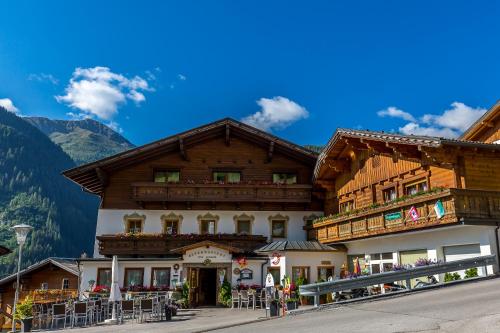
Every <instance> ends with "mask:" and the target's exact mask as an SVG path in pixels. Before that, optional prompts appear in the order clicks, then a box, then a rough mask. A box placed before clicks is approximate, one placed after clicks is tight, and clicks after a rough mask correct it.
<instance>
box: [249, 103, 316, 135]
mask: <svg viewBox="0 0 500 333" xmlns="http://www.w3.org/2000/svg"><path fill="white" fill-rule="evenodd" d="M257 104H258V105H259V106H260V107H261V110H260V111H257V112H255V113H254V114H252V115H249V116H247V117H245V118H243V119H242V120H241V121H242V122H244V123H246V124H248V125H251V126H254V127H257V128H260V129H262V130H265V131H270V130H272V129H283V128H285V127H287V126H289V125H291V124H292V123H294V122H296V121H297V120H300V119H305V118H307V117H308V116H309V112H308V111H307V110H306V108H304V107H303V106H301V105H299V104H297V103H295V102H294V101H291V100H289V99H288V98H286V97H282V96H276V97H273V98H261V99H259V100H258V101H257Z"/></svg>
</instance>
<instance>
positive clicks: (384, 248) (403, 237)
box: [345, 225, 497, 274]
mask: <svg viewBox="0 0 500 333" xmlns="http://www.w3.org/2000/svg"><path fill="white" fill-rule="evenodd" d="M464 244H480V247H481V255H488V254H495V252H496V250H495V249H496V244H495V228H494V227H489V226H470V225H466V226H464V225H460V226H452V227H446V228H439V229H430V230H423V231H417V232H412V233H405V234H396V235H388V236H384V237H377V238H371V239H370V238H369V239H363V240H357V241H352V242H346V243H345V245H346V246H347V249H348V252H347V254H348V255H352V254H366V255H369V254H370V253H382V252H393V255H394V263H397V262H398V260H399V259H398V257H399V255H398V253H399V252H400V251H407V250H421V249H427V256H428V258H429V259H436V260H443V261H444V253H443V246H452V245H464ZM487 270H488V274H493V271H494V270H495V271H497V268H496V266H495V267H493V266H488V268H487ZM479 271H480V272H481V271H482V270H481V269H479Z"/></svg>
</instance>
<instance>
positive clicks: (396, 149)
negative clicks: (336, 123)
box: [305, 104, 500, 274]
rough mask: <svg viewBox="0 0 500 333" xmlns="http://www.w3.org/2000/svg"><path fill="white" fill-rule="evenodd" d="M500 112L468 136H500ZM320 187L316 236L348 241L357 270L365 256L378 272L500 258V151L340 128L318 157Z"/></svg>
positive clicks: (312, 227) (312, 233) (311, 234)
mask: <svg viewBox="0 0 500 333" xmlns="http://www.w3.org/2000/svg"><path fill="white" fill-rule="evenodd" d="M498 110H499V108H498V104H497V105H496V106H495V108H494V111H490V113H489V114H486V115H485V116H484V117H483V118H484V119H485V120H484V121H483V120H479V122H478V123H476V124H475V125H473V128H472V129H471V130H469V131H468V132H466V135H465V137H466V138H468V139H469V140H472V139H481V140H482V141H485V142H493V141H494V139H495V138H498V137H497V136H495V135H497V134H495V133H498V123H499V120H498ZM493 113H495V115H496V118H493V117H490V116H492V115H493ZM484 124H485V125H484ZM491 124H493V125H491ZM492 126H493V127H492ZM495 126H496V127H495ZM493 128H496V129H497V130H496V132H495V133H493V131H492V130H491V129H493ZM475 133H477V135H478V136H476V134H475ZM314 186H315V188H314V191H315V192H319V191H324V194H323V198H324V212H325V217H323V218H320V219H317V220H315V221H313V222H312V223H310V224H309V225H307V226H306V227H305V229H306V230H307V233H308V239H309V240H319V241H320V242H321V243H324V244H329V245H332V246H336V245H338V244H343V245H345V246H346V248H347V262H348V265H349V266H351V265H352V261H353V259H355V258H360V260H361V261H362V266H364V268H365V269H366V270H369V272H370V273H378V272H382V271H387V270H392V267H393V266H394V265H396V264H414V263H415V261H416V260H417V259H419V258H428V259H433V260H442V261H451V260H457V259H462V258H467V257H475V256H480V255H487V254H497V253H499V244H498V228H499V226H500V145H496V144H490V143H484V142H472V141H464V140H452V139H443V138H436V137H428V136H414V135H410V136H408V135H398V134H391V133H384V132H371V131H358V130H349V129H338V130H337V131H336V132H335V134H334V135H333V137H332V139H331V140H330V141H329V142H328V144H327V146H326V147H325V149H324V150H323V151H322V153H321V154H320V156H319V158H318V162H317V164H316V167H315V170H314ZM493 269H495V270H497V267H489V268H488V270H490V273H491V272H492V270H493ZM351 271H352V269H351ZM479 271H480V274H484V273H485V272H482V269H479Z"/></svg>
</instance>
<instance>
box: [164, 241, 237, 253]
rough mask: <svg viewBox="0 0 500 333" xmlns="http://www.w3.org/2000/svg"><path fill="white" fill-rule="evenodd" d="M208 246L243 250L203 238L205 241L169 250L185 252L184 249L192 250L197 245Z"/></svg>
mask: <svg viewBox="0 0 500 333" xmlns="http://www.w3.org/2000/svg"><path fill="white" fill-rule="evenodd" d="M209 246H211V247H218V248H219V249H223V250H227V251H228V252H230V253H240V252H243V251H242V250H241V249H238V248H236V247H233V246H229V245H226V244H220V243H217V242H212V241H209V240H205V241H201V242H198V243H193V244H189V245H186V246H183V247H179V248H176V249H172V250H170V252H173V253H186V251H188V250H193V249H196V248H199V247H209Z"/></svg>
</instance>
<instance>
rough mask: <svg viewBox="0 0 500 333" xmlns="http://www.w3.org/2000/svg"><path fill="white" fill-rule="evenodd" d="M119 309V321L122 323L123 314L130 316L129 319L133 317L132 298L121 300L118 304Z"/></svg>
mask: <svg viewBox="0 0 500 333" xmlns="http://www.w3.org/2000/svg"><path fill="white" fill-rule="evenodd" d="M119 311H120V321H121V322H122V323H123V318H124V317H125V316H130V318H131V319H135V313H136V311H135V307H134V300H132V299H130V300H123V301H121V302H120V306H119Z"/></svg>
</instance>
